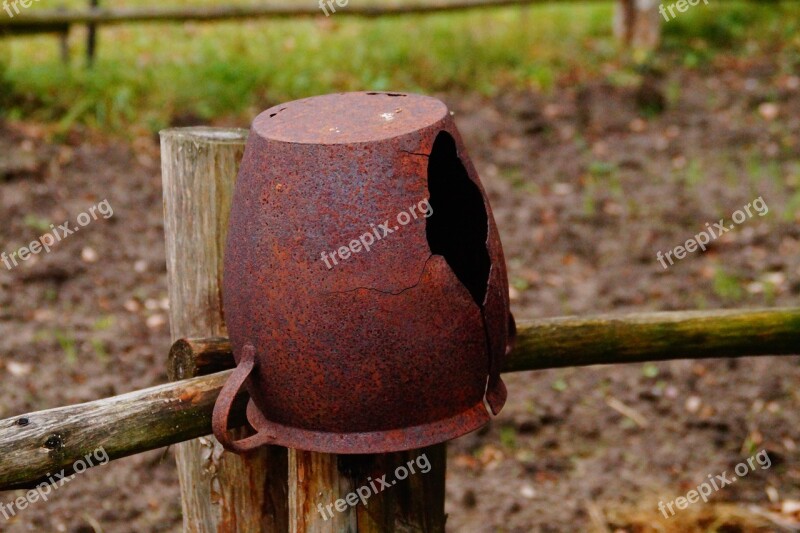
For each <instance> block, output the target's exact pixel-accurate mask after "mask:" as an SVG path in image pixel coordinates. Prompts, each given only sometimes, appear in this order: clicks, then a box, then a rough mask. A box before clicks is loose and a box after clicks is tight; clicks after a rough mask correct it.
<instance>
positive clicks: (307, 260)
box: [214, 93, 513, 453]
mask: <svg viewBox="0 0 800 533" xmlns="http://www.w3.org/2000/svg"><path fill="white" fill-rule="evenodd" d="M224 267H225V271H224V294H223V299H224V305H225V315H226V321H227V326H228V331H229V336H230V339H231V342H232V345H233V350H234V354H235V357H236V361H237V364H238V367H237V369H236V370H235V371H234V373H233V375H232V376H231V378H230V380H229V382H228V383H227V384H226V386H225V388H224V390H223V393H222V394H221V395H220V399H219V400H218V403H217V405H216V408H215V412H214V432H215V435H216V436H217V438H218V439H219V440H220V441H221V442H222V443H223V445H225V447H226V448H228V449H230V450H232V451H236V452H245V451H247V450H251V449H253V448H255V447H258V446H261V445H265V444H279V445H282V446H287V447H292V448H299V449H304V450H312V451H321V452H328V453H385V452H390V451H399V450H405V449H411V448H419V447H422V446H427V445H430V444H434V443H438V442H443V441H446V440H449V439H453V438H455V437H458V436H460V435H463V434H465V433H468V432H470V431H473V430H475V429H477V428H479V427H480V426H482V425H484V424H485V423H486V422H487V421H488V420H489V414H488V411H487V408H486V407H485V405H484V399H485V400H486V401H487V403H488V404H489V406H490V407H491V409H492V411H493V412H494V413H495V414H496V413H497V412H499V410H500V409H501V408H502V406H503V404H504V403H505V400H506V390H505V386H504V384H503V382H502V380H501V378H500V370H501V367H502V363H503V360H504V357H505V355H506V353H507V350H508V349H509V348H510V344H511V341H512V338H513V318H512V317H511V314H510V312H509V302H508V280H507V276H506V268H505V263H504V259H503V251H502V248H501V245H500V239H499V236H498V233H497V228H496V227H495V223H494V219H493V218H492V213H491V209H490V207H489V202H488V199H487V198H486V194H485V192H484V191H483V188H482V187H481V183H480V180H479V179H478V175H477V173H476V171H475V169H474V167H473V165H472V163H471V162H470V161H469V158H468V157H467V155H466V152H465V151H464V148H463V145H462V142H461V138H460V136H459V134H458V131H457V130H456V127H455V124H454V122H453V119H452V117H451V114H450V112H449V111H448V109H447V107H446V106H445V104H443V103H442V102H440V101H439V100H436V99H434V98H430V97H425V96H418V95H412V94H398V93H346V94H334V95H327V96H319V97H314V98H308V99H304V100H297V101H294V102H290V103H287V104H283V105H280V106H276V107H274V108H272V109H269V110H267V111H265V112H264V113H262V114H260V115H259V116H258V117H257V118H256V119H255V121H254V122H253V125H252V129H251V133H250V137H249V139H248V142H247V147H246V150H245V154H244V159H243V161H242V165H241V170H240V172H239V178H238V181H237V183H236V189H235V193H234V198H233V205H232V210H231V216H230V228H229V233H228V242H227V248H226V255H225V265H224ZM243 387H246V389H247V391H248V392H249V394H250V398H251V400H250V402H249V405H248V408H247V417H248V421H249V422H250V425H251V426H252V427H253V428H254V429H255V431H256V433H255V435H253V436H252V437H249V438H246V439H243V440H240V441H233V440H232V439H231V438H230V436H229V434H228V432H227V427H228V418H229V414H230V409H231V405H232V402H233V398H234V396H235V395H236V394H237V393H238V391H239V390H240V389H242V388H243Z"/></svg>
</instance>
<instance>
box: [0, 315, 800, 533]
mask: <svg viewBox="0 0 800 533" xmlns="http://www.w3.org/2000/svg"><path fill="white" fill-rule="evenodd" d="M798 340H800V309H764V310H749V311H688V312H670V313H648V314H639V315H627V316H612V315H607V316H595V317H583V318H580V317H565V318H552V319H542V320H525V321H521V322H520V324H519V334H518V338H517V346H516V348H515V349H514V351H513V352H512V354H511V356H510V357H509V360H508V364H507V367H506V372H520V371H526V370H541V369H547V368H562V367H569V366H586V365H595V364H616V363H636V362H644V361H661V360H668V359H702V358H708V357H743V356H771V355H793V354H798V353H799V352H800V344H799V343H798ZM176 344H178V345H181V346H183V347H184V348H185V347H186V346H193V347H195V348H194V349H196V350H197V353H198V357H197V361H198V363H199V365H196V366H198V369H197V372H198V373H199V374H203V373H205V372H206V371H207V370H209V369H211V368H219V367H227V368H233V355H232V354H231V353H230V351H229V350H230V348H229V346H228V347H227V348H226V346H227V342H226V341H225V340H222V339H219V338H209V339H193V340H192V341H190V342H184V343H176ZM226 349H227V350H228V351H227V355H225V353H226V352H225V350H226ZM214 351H216V352H217V357H216V358H215V362H214V363H213V365H212V366H208V367H205V368H204V367H203V366H202V363H200V362H202V361H208V360H209V358H208V357H207V354H208V353H209V352H214ZM172 353H173V354H175V353H181V352H180V351H177V352H176V350H173V351H172ZM182 353H183V354H184V355H183V356H184V357H185V356H186V355H185V354H186V353H187V352H185V351H183V352H182ZM226 359H227V361H228V362H227V363H226V362H225V361H226ZM229 375H230V372H229V371H224V372H220V373H215V374H210V375H208V376H202V377H196V378H191V379H185V380H182V381H178V382H174V383H169V384H166V385H161V386H159V387H155V388H152V389H146V390H143V391H138V392H132V393H129V394H125V395H122V396H116V397H113V398H107V399H103V400H97V401H94V402H89V403H84V404H79V405H73V406H69V407H59V408H57V409H49V410H46V411H39V412H36V413H30V414H25V415H20V416H16V417H13V418H7V419H5V420H0V490H8V489H10V488H14V487H26V486H29V485H30V484H32V483H35V482H36V481H37V480H39V479H41V478H42V477H43V476H44V475H45V474H46V473H47V472H52V471H53V469H55V468H62V467H64V466H66V465H71V464H72V463H73V462H74V461H76V460H77V459H80V458H81V457H83V456H84V455H85V453H87V452H89V451H92V450H95V449H97V448H98V447H99V446H104V447H105V449H106V450H107V452H108V453H109V455H110V456H111V457H112V458H119V457H125V456H127V455H132V454H135V453H141V452H145V451H149V450H153V449H156V448H159V447H162V446H165V445H168V444H171V443H175V442H180V441H183V440H190V439H195V438H197V437H202V436H205V435H209V434H211V413H212V411H213V408H214V402H215V401H216V398H217V395H218V394H219V391H220V390H221V388H222V385H223V383H224V382H225V380H226V379H227V377H228V376H229ZM172 399H178V400H172ZM234 412H236V411H234ZM241 414H242V413H241V410H240V411H239V415H240V418H239V421H242V418H241ZM22 419H26V424H25V425H20V423H19V421H20V420H22ZM58 435H60V436H61V442H62V443H63V445H60V446H59V448H58V450H57V451H56V452H54V451H53V450H50V449H48V448H47V447H46V446H45V443H46V442H47V441H48V439H49V438H50V437H53V436H58ZM268 450H269V451H268V453H271V454H272V455H271V456H270V458H269V460H270V464H274V462H277V464H278V465H281V466H276V467H275V468H276V472H277V474H276V473H273V474H272V476H274V477H278V478H280V475H279V474H280V473H281V472H286V469H287V461H288V460H287V458H286V454H285V453H281V452H282V451H281V449H277V451H276V450H273V449H272V448H269V449H268ZM292 453H293V457H292V465H293V466H292V468H291V471H292V474H291V475H292V476H294V478H295V480H296V481H295V483H297V484H298V485H300V484H305V485H306V486H307V487H312V486H322V487H332V485H331V484H330V483H324V480H326V479H334V476H336V479H337V480H341V479H342V477H341V475H342V474H341V470H342V469H340V465H339V458H336V456H326V455H325V454H310V453H307V452H302V453H301V452H292ZM404 453H405V454H412V453H413V452H404ZM438 453H443V452H441V451H440V452H438ZM367 457H369V456H367ZM429 457H430V454H429ZM334 458H336V460H335V461H334V460H333V459H334ZM408 459H411V457H408ZM384 460H386V459H385V458H384ZM431 460H432V461H433V458H431ZM369 461H371V459H369V460H367V464H369ZM376 468H377V470H378V471H383V473H386V469H387V468H388V467H383V466H379V467H376ZM434 468H435V466H434ZM351 470H353V468H350V470H347V468H344V471H345V472H349V471H351ZM361 470H368V468H367V467H362V468H361ZM312 471H316V472H317V474H315V476H317V477H316V478H310V477H308V475H307V472H312ZM347 475H348V476H350V477H353V479H354V480H353V481H346V482H345V484H344V485H343V486H342V487H339V486H338V485H337V486H336V487H333V488H330V489H325V490H327V491H328V492H325V491H323V492H324V494H322V495H321V494H317V493H316V492H313V491H314V490H318V491H319V490H320V489H310V490H309V489H304V490H303V491H301V492H297V491H295V492H294V494H293V495H292V498H293V499H294V503H293V504H292V506H293V508H294V509H305V510H306V511H314V510H316V504H317V503H323V504H324V505H327V504H328V503H331V502H332V501H335V499H333V500H331V499H329V498H328V497H329V496H330V497H331V498H332V497H333V496H334V495H335V494H346V493H347V492H348V491H349V490H351V489H349V488H348V487H350V486H353V485H354V486H355V487H356V488H357V487H358V486H360V485H361V484H362V482H361V481H359V478H358V477H357V476H352V475H351V474H347ZM380 475H382V474H380ZM373 477H374V476H373ZM438 479H439V478H435V477H427V476H426V477H424V483H426V484H427V483H430V484H435V483H437V482H438ZM337 483H338V481H337ZM270 487H271V488H269V489H267V490H268V491H270V490H271V491H272V492H269V493H268V494H270V498H268V499H267V500H266V501H265V505H268V506H274V505H277V504H279V503H280V502H281V501H286V493H285V490H286V488H285V487H286V486H285V485H283V484H280V485H279V486H278V487H275V486H274V485H272V484H270ZM345 489H346V490H345ZM431 491H432V492H431ZM416 492H417V491H416V489H415V494H416ZM432 494H439V493H438V492H436V491H435V488H434V489H430V491H429V492H428V496H427V497H426V498H432V497H433V496H432ZM398 497H399V495H398ZM414 501H416V500H414ZM275 502H277V504H276V503H275ZM375 502H378V505H380V503H379V502H380V500H379V499H378V500H375ZM324 505H323V506H324ZM370 507H372V503H370ZM412 507H413V506H412ZM409 508H411V507H408V506H406V507H405V509H409ZM402 512H404V511H401V514H402ZM357 513H358V516H357V517H356V520H357V521H358V522H357V523H358V524H359V525H360V526H361V524H365V523H367V521H369V520H373V521H375V522H378V519H377V518H371V517H372V516H387V514H386V513H382V514H381V513H378V512H373V510H372V509H369V510H359V511H357ZM376 513H377V514H376ZM395 514H396V513H395ZM284 516H285V513H284ZM318 516H320V518H321V515H318ZM352 519H353V518H352V517H351V516H348V517H347V518H346V520H352ZM286 520H287V521H288V518H287V519H286ZM324 523H325V521H323V525H324ZM283 525H284V526H286V527H287V528H288V526H287V525H286V523H284V524H283ZM364 527H366V526H364ZM426 527H429V528H434V529H432V530H434V531H435V527H436V524H432V525H430V526H426ZM429 530H431V529H429ZM283 531H286V529H284V530H283ZM323 531H325V530H324V529H323Z"/></svg>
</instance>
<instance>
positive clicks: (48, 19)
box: [0, 0, 661, 63]
mask: <svg viewBox="0 0 800 533" xmlns="http://www.w3.org/2000/svg"><path fill="white" fill-rule="evenodd" d="M554 1H558V2H566V1H579V0H447V1H442V0H427V1H425V2H411V3H404V4H393V5H383V6H380V5H376V6H364V5H356V4H355V3H354V2H353V3H352V4H349V5H347V6H345V7H340V8H338V9H337V11H336V16H337V17H341V16H344V17H359V18H378V17H392V16H402V15H423V14H432V13H447V12H455V11H469V10H476V9H492V8H502V7H511V6H530V5H535V4H546V3H553V2H554ZM592 1H598V0H592ZM616 3H617V9H616V15H615V20H614V33H615V35H617V36H618V37H619V38H620V39H622V40H623V41H624V42H625V43H627V44H633V45H635V46H637V47H645V48H653V47H655V46H656V45H657V44H658V41H659V39H660V20H661V17H660V15H659V14H658V12H657V10H656V4H655V3H654V1H653V0H616ZM0 15H2V13H0ZM324 16H326V15H325V13H324V12H323V10H322V9H321V8H320V7H319V6H318V5H317V4H316V3H315V2H314V1H313V0H308V1H307V2H306V3H305V5H301V6H297V5H292V6H289V5H270V4H253V5H240V6H231V5H225V6H185V7H135V8H103V7H100V6H99V3H98V0H89V7H88V8H87V9H84V10H72V11H70V10H65V9H35V10H21V11H20V13H19V14H17V15H15V16H14V17H4V16H0V37H2V36H13V35H25V34H31V33H56V34H58V35H60V36H61V40H62V49H63V48H64V44H63V43H64V42H65V41H66V38H67V35H68V33H69V30H70V28H71V27H72V26H74V25H87V27H88V28H89V32H88V37H87V44H86V50H87V57H88V61H89V62H90V63H91V62H92V61H93V60H94V56H95V52H96V49H97V37H96V31H97V28H98V27H99V26H104V25H113V24H132V23H176V22H189V21H195V22H218V21H226V20H253V19H286V18H309V17H324ZM62 55H63V54H62ZM66 59H67V58H65V60H66Z"/></svg>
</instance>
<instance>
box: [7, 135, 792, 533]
mask: <svg viewBox="0 0 800 533" xmlns="http://www.w3.org/2000/svg"><path fill="white" fill-rule="evenodd" d="M245 137H246V132H244V131H243V130H221V129H212V128H187V129H175V130H168V131H166V132H162V174H163V180H164V203H165V232H166V240H167V270H168V280H169V289H170V324H171V332H172V337H173V340H174V341H175V343H174V344H173V347H172V350H171V352H170V354H169V362H168V369H169V375H170V378H171V379H173V380H174V381H173V382H171V383H169V384H165V385H160V386H157V387H153V388H150V389H146V390H141V391H135V392H131V393H128V394H125V395H122V396H117V397H114V398H106V399H102V400H97V401H94V402H89V403H84V404H80V405H74V406H69V407H60V408H56V409H49V410H46V411H39V412H35V413H29V414H24V415H20V416H16V417H13V418H9V419H5V420H0V490H9V489H20V488H30V487H33V486H36V485H37V484H39V483H42V482H44V481H45V480H46V478H47V476H48V475H49V474H50V473H52V472H57V471H59V470H60V469H65V470H66V473H67V474H70V473H71V472H70V468H71V465H73V464H74V462H75V461H76V460H77V459H80V458H82V457H84V456H85V454H86V452H87V451H90V450H97V449H99V448H100V447H102V448H103V449H104V450H105V451H106V453H107V454H108V455H109V457H110V458H111V459H118V458H121V457H125V456H129V455H132V454H136V453H141V452H144V451H148V450H152V449H156V448H160V447H164V446H168V445H172V444H177V445H178V452H177V456H178V472H179V477H180V482H181V494H182V505H183V511H184V528H185V530H186V531H191V532H215V531H219V532H234V531H241V532H248V533H249V532H262V531H263V532H286V531H291V532H293V533H306V532H321V531H323V532H324V531H336V532H339V531H346V532H350V531H353V532H355V531H358V532H360V533H363V532H395V531H397V532H400V531H403V532H407V531H411V532H426V533H427V532H441V531H443V530H444V523H445V514H444V494H445V483H444V480H445V471H446V445H445V444H441V445H435V446H431V447H428V448H426V449H424V450H416V451H409V452H402V453H395V454H374V455H360V456H336V455H332V454H320V453H313V452H305V451H300V450H287V449H285V448H281V447H278V446H267V447H264V448H262V449H260V450H257V451H255V452H251V453H249V454H247V455H244V456H239V455H234V454H230V453H227V452H223V450H222V448H221V446H220V445H219V443H218V442H216V440H215V439H214V438H213V437H211V436H209V435H210V433H211V414H212V410H213V406H214V403H215V401H216V398H217V396H218V395H219V392H220V390H221V388H222V386H223V384H224V383H225V382H226V380H227V378H228V376H229V375H230V373H231V370H230V369H231V368H233V366H234V361H233V356H232V354H231V349H230V345H229V343H228V341H227V339H225V335H226V331H225V325H224V320H223V310H222V301H221V297H220V287H221V279H222V267H221V265H222V248H223V243H224V242H225V236H226V231H227V220H228V212H229V209H230V201H231V193H232V189H233V185H234V182H235V179H236V175H237V169H238V164H239V161H240V158H241V155H242V152H243V148H244V141H245ZM799 339H800V308H795V309H767V310H748V311H702V312H700V311H692V312H669V313H652V314H637V315H630V316H610V315H609V316H597V317H590V318H576V317H565V318H555V319H546V320H523V321H520V323H519V327H518V342H517V346H516V348H515V350H514V351H513V352H512V354H511V355H510V358H509V361H508V364H507V367H506V369H505V371H506V372H522V371H529V370H538V369H546V368H559V367H568V366H584V365H595V364H612V363H635V362H643V361H661V360H668V359H677V358H706V357H740V356H765V355H786V354H796V353H798V349H797V346H798V340H799ZM242 400H243V398H240V402H241V401H242ZM512 401H513V398H512ZM235 411H236V412H237V413H238V414H239V418H238V419H236V420H234V421H233V425H235V426H236V425H241V424H243V423H244V418H243V412H242V405H241V404H240V406H239V408H238V409H236V410H235ZM234 429H236V428H234ZM236 431H237V432H238V433H239V434H240V435H244V431H245V430H244V429H243V428H238V429H236ZM421 453H425V454H427V456H428V458H429V460H430V462H431V465H432V469H431V471H430V472H429V473H427V474H426V475H425V476H420V477H419V478H418V479H413V480H411V481H410V482H409V483H406V484H401V485H398V486H396V487H393V488H392V490H387V491H384V492H381V493H380V494H378V495H375V496H374V497H373V498H371V499H370V501H369V508H368V509H367V508H366V507H365V506H364V505H360V504H359V505H357V506H354V507H348V509H347V510H346V511H345V512H343V513H338V514H337V515H336V516H334V517H333V518H331V519H323V518H322V515H321V514H320V513H318V512H317V508H316V507H315V504H316V503H323V502H332V501H335V500H336V499H338V498H340V497H342V496H343V495H344V494H347V493H349V492H351V491H353V490H354V489H355V488H356V487H358V486H360V485H363V484H364V479H365V478H366V476H367V474H370V473H371V474H372V475H376V473H377V475H378V476H380V473H387V472H390V471H391V470H393V469H394V467H395V465H400V464H405V463H406V462H407V460H408V459H409V458H414V457H416V456H417V455H419V454H421Z"/></svg>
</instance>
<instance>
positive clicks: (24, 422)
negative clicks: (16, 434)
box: [17, 418, 31, 427]
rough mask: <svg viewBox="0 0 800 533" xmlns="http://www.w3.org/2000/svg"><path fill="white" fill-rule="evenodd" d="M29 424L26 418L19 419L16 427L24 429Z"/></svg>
mask: <svg viewBox="0 0 800 533" xmlns="http://www.w3.org/2000/svg"><path fill="white" fill-rule="evenodd" d="M30 423H31V421H30V420H28V419H27V418H20V419H19V420H17V425H18V426H22V427H25V426H27V425H28V424H30Z"/></svg>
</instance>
